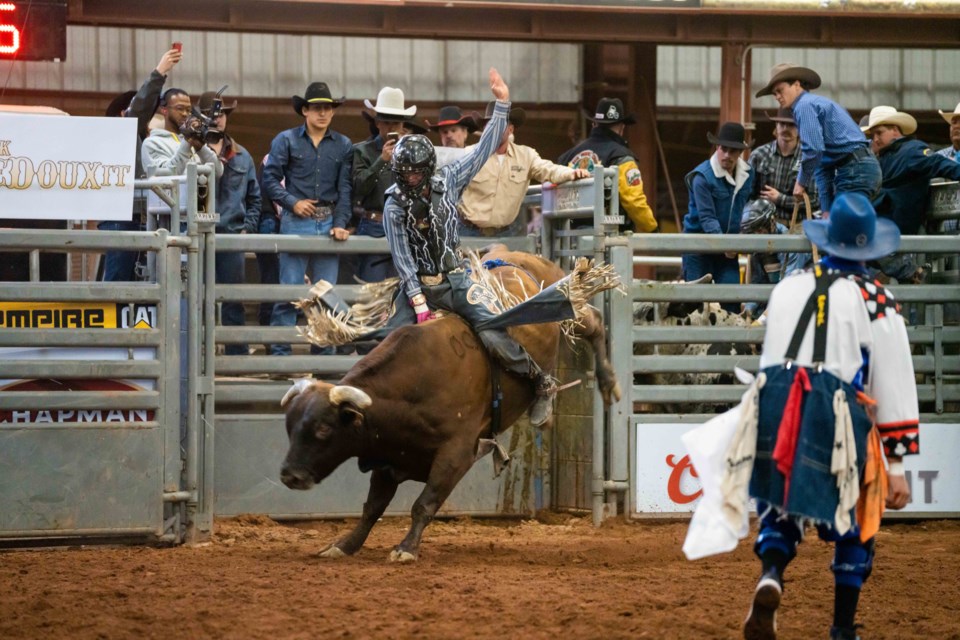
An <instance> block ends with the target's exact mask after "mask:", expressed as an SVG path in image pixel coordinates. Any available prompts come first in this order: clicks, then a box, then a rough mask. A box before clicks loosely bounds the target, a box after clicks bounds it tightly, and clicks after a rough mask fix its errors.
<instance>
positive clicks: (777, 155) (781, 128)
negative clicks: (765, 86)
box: [750, 109, 820, 224]
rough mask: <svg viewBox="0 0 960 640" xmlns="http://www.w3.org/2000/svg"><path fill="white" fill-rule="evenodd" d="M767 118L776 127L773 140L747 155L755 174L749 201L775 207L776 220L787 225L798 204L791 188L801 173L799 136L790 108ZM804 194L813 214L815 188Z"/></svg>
mask: <svg viewBox="0 0 960 640" xmlns="http://www.w3.org/2000/svg"><path fill="white" fill-rule="evenodd" d="M767 118H768V119H769V120H770V121H771V122H773V123H774V125H775V126H774V130H773V134H774V139H773V140H771V141H770V142H768V143H766V144H764V145H761V146H759V147H757V148H756V149H754V150H753V151H752V152H751V153H750V166H751V167H753V171H754V180H753V193H752V194H751V196H750V198H751V200H755V199H757V198H764V199H766V200H769V201H770V202H772V203H773V204H774V206H776V208H777V212H776V217H777V220H778V221H780V222H781V223H785V224H790V219H791V217H792V216H793V207H794V205H795V204H796V203H797V199H796V197H795V196H794V195H793V185H795V184H796V183H797V174H799V173H800V136H799V135H798V134H797V123H796V122H795V121H794V119H793V112H792V111H791V110H790V109H779V110H778V111H777V113H776V115H774V116H769V115H768V116H767ZM807 195H809V197H810V207H811V208H812V210H813V211H816V210H817V209H818V208H819V207H820V201H819V200H818V199H817V188H816V185H814V184H811V185H810V191H809V192H808V194H807ZM802 213H803V212H802V211H801V214H802Z"/></svg>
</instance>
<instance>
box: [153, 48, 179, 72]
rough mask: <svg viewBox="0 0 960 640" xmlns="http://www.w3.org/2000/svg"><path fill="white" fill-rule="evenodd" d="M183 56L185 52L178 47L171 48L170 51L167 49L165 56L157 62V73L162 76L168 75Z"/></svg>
mask: <svg viewBox="0 0 960 640" xmlns="http://www.w3.org/2000/svg"><path fill="white" fill-rule="evenodd" d="M181 58H183V53H181V52H180V51H177V50H176V49H170V51H167V52H166V53H165V54H163V57H162V58H160V62H158V63H157V73H159V74H160V75H162V76H165V75H167V74H168V73H170V70H171V69H173V67H174V66H175V65H176V64H177V63H178V62H180V60H181Z"/></svg>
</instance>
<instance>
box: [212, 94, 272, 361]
mask: <svg viewBox="0 0 960 640" xmlns="http://www.w3.org/2000/svg"><path fill="white" fill-rule="evenodd" d="M225 88H226V87H224V89H225ZM218 102H219V103H220V104H219V105H218V104H217V103H218ZM218 106H219V109H217V107H218ZM236 108H237V101H236V100H234V101H233V102H232V103H230V104H227V102H226V101H225V100H221V98H220V94H218V92H215V91H205V92H204V93H202V94H201V95H200V100H199V101H198V102H197V109H198V110H199V111H200V113H202V114H203V115H204V116H206V117H208V118H212V119H213V128H212V129H211V130H210V131H211V133H212V134H213V135H212V136H208V138H207V139H208V143H207V144H209V145H210V148H211V149H213V151H214V153H216V154H217V157H219V158H220V162H221V163H222V164H223V176H221V177H220V180H219V181H218V182H217V190H216V196H217V213H219V214H220V220H219V221H218V222H217V228H216V231H217V233H257V232H258V229H259V226H260V205H261V198H260V185H259V183H258V182H257V168H256V165H254V163H253V157H252V156H251V155H250V153H249V152H248V151H247V150H246V149H244V148H243V147H242V146H240V145H239V144H238V143H237V142H236V141H235V140H234V139H233V137H232V136H230V134H228V133H227V120H228V117H229V115H230V114H231V113H232V112H233V110H234V109H236ZM244 264H245V263H244V252H243V251H229V252H226V251H218V252H217V255H216V260H215V268H216V282H217V284H242V283H243V282H244V280H245V278H244ZM221 318H222V320H223V325H224V326H228V327H241V326H243V324H244V311H243V303H241V302H224V303H223V305H222V309H221ZM224 353H225V354H226V355H228V356H245V355H247V353H248V351H247V345H246V344H228V345H226V346H225V347H224Z"/></svg>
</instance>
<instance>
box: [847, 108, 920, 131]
mask: <svg viewBox="0 0 960 640" xmlns="http://www.w3.org/2000/svg"><path fill="white" fill-rule="evenodd" d="M881 124H887V125H894V126H897V127H899V128H900V133H902V134H903V135H905V136H908V135H910V134H911V133H913V132H915V131H916V130H917V120H916V118H914V117H913V116H912V115H910V114H909V113H904V112H903V111H897V110H896V109H894V108H893V107H887V106H883V105H881V106H879V107H874V108H873V109H870V113H869V114H868V117H867V126H863V125H860V131H863V132H864V133H869V132H870V129H873V128H874V127H877V126H879V125H881Z"/></svg>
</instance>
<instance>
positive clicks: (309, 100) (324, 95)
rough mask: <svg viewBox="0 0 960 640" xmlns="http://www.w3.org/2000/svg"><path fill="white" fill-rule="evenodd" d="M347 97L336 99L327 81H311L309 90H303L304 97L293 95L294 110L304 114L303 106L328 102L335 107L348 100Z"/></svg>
mask: <svg viewBox="0 0 960 640" xmlns="http://www.w3.org/2000/svg"><path fill="white" fill-rule="evenodd" d="M346 101H347V99H346V97H342V98H340V99H338V100H334V98H333V96H332V95H331V93H330V87H328V86H327V83H326V82H311V83H310V86H309V87H307V90H306V91H304V92H303V97H302V98H301V97H300V96H293V110H294V111H296V112H297V113H299V114H300V115H301V116H302V115H303V108H304V107H305V106H307V105H308V104H316V103H326V104H329V105H332V106H333V108H334V109H336V108H337V107H339V106H340V105H342V104H343V103H344V102H346Z"/></svg>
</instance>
